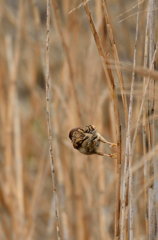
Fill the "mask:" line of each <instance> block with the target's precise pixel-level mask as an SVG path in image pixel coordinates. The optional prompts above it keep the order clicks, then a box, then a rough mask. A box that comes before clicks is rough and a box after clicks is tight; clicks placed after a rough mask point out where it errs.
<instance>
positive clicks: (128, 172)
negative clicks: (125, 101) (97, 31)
mask: <svg viewBox="0 0 158 240" xmlns="http://www.w3.org/2000/svg"><path fill="white" fill-rule="evenodd" d="M139 8H140V1H138V14H137V22H136V34H135V48H134V57H133V72H132V82H131V92H130V104H129V112H128V127H127V136H126V152H125V164H124V178H123V191H122V219H121V240H124V238H125V215H126V214H125V213H126V197H127V188H128V179H129V214H130V216H129V217H130V220H129V225H130V234H129V238H130V240H132V239H133V206H132V201H133V191H132V171H131V165H132V152H131V137H130V132H131V120H132V108H133V91H134V82H135V71H134V68H135V66H136V47H137V40H138V26H139ZM128 158H129V166H128Z"/></svg>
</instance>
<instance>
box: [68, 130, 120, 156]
mask: <svg viewBox="0 0 158 240" xmlns="http://www.w3.org/2000/svg"><path fill="white" fill-rule="evenodd" d="M69 138H70V140H71V141H72V144H73V147H74V148H75V149H77V150H78V151H79V152H80V153H82V154H85V155H92V154H97V155H100V156H108V157H112V158H116V157H117V154H116V153H114V154H105V153H103V152H100V151H99V150H98V148H99V146H100V143H101V142H103V143H107V144H109V145H110V147H114V146H117V144H115V143H111V142H108V141H107V140H105V138H103V137H102V136H101V135H100V134H99V133H98V132H97V128H96V127H95V126H94V125H88V126H86V127H85V128H81V127H77V128H73V129H72V130H71V131H70V132H69Z"/></svg>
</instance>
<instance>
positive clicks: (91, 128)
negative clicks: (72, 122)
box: [84, 125, 97, 134]
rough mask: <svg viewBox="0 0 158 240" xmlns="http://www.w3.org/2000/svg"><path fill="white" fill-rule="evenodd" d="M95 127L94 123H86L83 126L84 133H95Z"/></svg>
mask: <svg viewBox="0 0 158 240" xmlns="http://www.w3.org/2000/svg"><path fill="white" fill-rule="evenodd" d="M96 131H97V128H96V127H95V126H94V125H88V126H86V127H85V128H84V133H90V134H94V133H96Z"/></svg>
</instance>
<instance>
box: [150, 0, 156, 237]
mask: <svg viewBox="0 0 158 240" xmlns="http://www.w3.org/2000/svg"><path fill="white" fill-rule="evenodd" d="M155 8H156V1H155V0H151V1H149V67H150V68H151V69H153V68H154V63H153V62H152V58H153V54H154V47H155V46H154V44H155ZM148 97H149V99H148V115H149V116H150V115H154V112H155V80H154V79H150V82H149V96H148ZM148 129H149V131H148V133H149V136H148V142H149V150H150V149H152V148H153V147H154V130H155V127H154V118H153V120H151V121H149V126H148ZM154 171H155V170H154V159H151V161H150V164H149V176H150V178H152V177H154ZM155 198H156V197H155V191H154V181H153V182H152V183H151V184H150V187H149V201H148V204H149V208H148V210H149V239H150V240H154V239H155V236H156V228H155V226H156V225H157V223H156V221H155V220H156V209H155V200H156V199H155Z"/></svg>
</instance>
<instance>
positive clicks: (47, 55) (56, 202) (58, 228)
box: [46, 0, 61, 240]
mask: <svg viewBox="0 0 158 240" xmlns="http://www.w3.org/2000/svg"><path fill="white" fill-rule="evenodd" d="M49 30H50V0H47V20H46V111H47V129H48V141H49V154H50V164H51V173H52V183H53V194H54V198H55V215H56V224H57V236H58V240H60V239H61V231H60V226H59V214H58V197H57V192H56V179H55V168H54V158H53V148H52V136H51V119H50V101H49Z"/></svg>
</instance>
